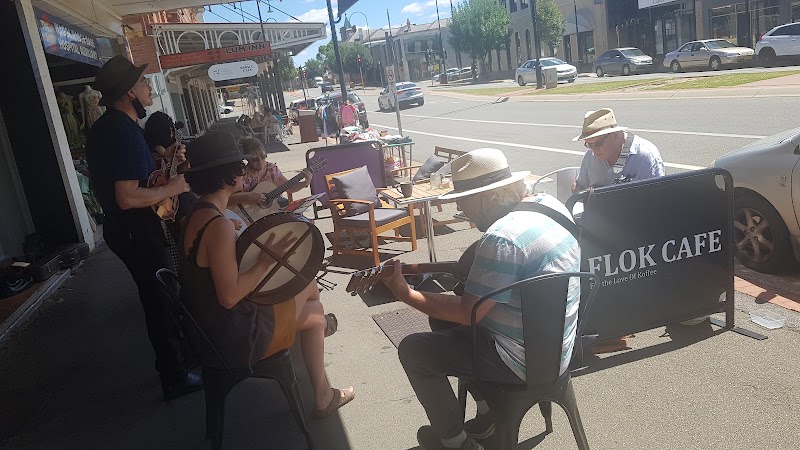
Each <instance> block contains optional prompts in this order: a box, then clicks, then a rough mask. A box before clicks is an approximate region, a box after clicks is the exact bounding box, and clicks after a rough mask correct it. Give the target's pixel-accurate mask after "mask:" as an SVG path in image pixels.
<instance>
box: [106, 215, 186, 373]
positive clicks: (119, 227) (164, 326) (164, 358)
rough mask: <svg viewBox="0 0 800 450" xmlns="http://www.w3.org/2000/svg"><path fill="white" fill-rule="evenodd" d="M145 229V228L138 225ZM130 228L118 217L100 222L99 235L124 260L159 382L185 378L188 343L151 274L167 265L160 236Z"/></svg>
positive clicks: (166, 255) (164, 295)
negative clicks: (148, 339)
mask: <svg viewBox="0 0 800 450" xmlns="http://www.w3.org/2000/svg"><path fill="white" fill-rule="evenodd" d="M142 228H148V227H142ZM142 228H139V227H131V226H130V225H129V224H126V223H122V221H120V220H115V219H106V220H105V221H104V222H103V237H104V238H105V241H106V244H107V245H108V248H110V249H111V251H112V252H114V254H116V255H117V256H118V257H119V259H121V260H122V262H123V263H125V267H127V269H128V272H130V274H131V276H132V277H133V281H134V282H135V283H136V287H137V288H138V290H139V301H140V302H141V303H142V309H143V310H144V318H145V324H146V325H147V336H148V337H149V338H150V344H151V345H152V346H153V350H154V351H155V354H156V365H155V367H156V370H157V371H158V373H159V376H160V377H161V382H162V383H163V384H170V383H173V382H176V381H179V380H182V379H183V378H185V377H186V374H187V364H188V361H189V360H190V358H188V357H187V356H188V355H189V352H188V345H187V343H186V341H185V338H184V337H183V333H182V332H181V329H180V325H179V323H178V321H177V320H176V315H175V311H173V310H172V308H171V306H170V300H169V297H167V296H166V294H165V293H164V292H163V291H162V290H161V289H160V288H159V286H158V284H157V283H158V281H157V280H156V277H155V274H156V271H158V269H161V268H163V267H167V268H169V267H171V266H172V263H171V261H170V257H169V252H168V249H167V248H166V247H165V246H164V242H163V238H162V239H157V238H156V236H153V235H152V228H150V229H144V230H143V229H142Z"/></svg>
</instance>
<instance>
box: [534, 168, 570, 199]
mask: <svg viewBox="0 0 800 450" xmlns="http://www.w3.org/2000/svg"><path fill="white" fill-rule="evenodd" d="M580 170H581V168H580V167H562V168H561V169H558V170H554V171H552V172H548V173H546V174H544V175H542V176H541V177H539V179H538V180H536V182H535V183H533V186H532V191H533V192H537V191H536V188H537V187H540V183H541V184H544V183H547V182H550V181H553V180H554V181H555V191H556V192H555V193H552V192H549V193H550V194H552V195H553V196H554V197H555V198H557V199H558V201H560V202H561V203H566V202H567V199H568V198H569V197H570V196H571V195H572V183H574V182H575V180H577V179H578V173H579V172H580ZM548 191H549V190H548Z"/></svg>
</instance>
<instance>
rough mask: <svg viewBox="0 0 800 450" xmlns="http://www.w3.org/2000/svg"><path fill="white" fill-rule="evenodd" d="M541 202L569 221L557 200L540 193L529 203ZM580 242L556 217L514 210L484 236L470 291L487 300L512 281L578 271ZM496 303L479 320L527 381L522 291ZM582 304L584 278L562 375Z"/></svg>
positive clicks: (576, 292) (567, 331)
mask: <svg viewBox="0 0 800 450" xmlns="http://www.w3.org/2000/svg"><path fill="white" fill-rule="evenodd" d="M528 200H530V201H535V202H539V203H542V204H544V205H546V206H548V207H550V208H553V209H555V210H556V211H558V212H560V213H562V214H564V215H565V216H566V217H570V215H569V212H568V211H567V209H566V208H565V207H564V205H563V204H561V203H560V202H559V201H558V200H556V199H555V198H554V197H552V196H550V195H547V194H539V195H536V196H535V197H533V198H530V199H526V200H525V201H528ZM579 270H580V247H579V246H578V242H577V241H576V240H575V238H574V237H572V234H570V233H569V231H567V230H566V229H564V228H563V227H562V226H560V225H558V224H557V223H556V222H555V221H553V219H550V218H549V217H546V216H544V215H542V214H538V213H534V212H530V211H512V212H511V213H509V214H507V215H505V216H504V217H502V218H501V219H499V220H498V221H497V222H495V223H494V224H492V226H491V227H489V229H488V230H486V233H485V234H484V235H483V237H481V241H480V244H479V245H478V249H477V251H476V254H475V261H474V263H473V265H472V268H471V270H470V272H469V277H468V278H467V284H466V286H465V291H466V292H469V293H470V294H472V295H474V296H476V297H482V296H484V295H486V294H488V293H489V292H491V291H494V290H496V289H500V288H502V287H505V286H508V285H509V284H511V283H514V282H517V281H520V280H524V279H526V278H530V277H532V276H535V275H538V274H542V273H546V272H578V271H579ZM492 300H493V301H494V302H496V304H495V305H494V307H493V308H492V309H491V310H490V311H489V313H488V314H486V316H485V317H484V318H483V319H482V320H481V321H480V323H479V325H480V326H482V327H483V328H485V329H486V330H487V331H489V333H490V334H491V335H492V336H493V337H494V339H495V347H496V348H497V353H498V354H499V355H500V358H501V359H502V360H503V362H505V363H506V365H507V366H508V367H509V368H510V369H511V370H513V371H514V373H515V374H517V376H519V377H520V378H521V379H523V380H524V379H525V349H524V339H523V334H522V310H521V306H520V295H519V289H512V290H510V291H506V292H504V293H501V294H499V295H497V296H496V297H494V298H492ZM579 302H580V280H579V279H577V278H573V279H571V280H570V283H569V293H568V299H567V310H566V315H565V323H564V325H565V326H564V339H563V342H562V349H561V373H564V371H566V370H567V367H568V366H569V361H570V358H571V357H572V346H573V344H574V343H575V332H576V330H577V324H578V305H579Z"/></svg>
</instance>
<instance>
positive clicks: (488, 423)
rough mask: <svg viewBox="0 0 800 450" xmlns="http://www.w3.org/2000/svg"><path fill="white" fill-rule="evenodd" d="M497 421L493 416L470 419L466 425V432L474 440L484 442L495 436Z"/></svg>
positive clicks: (484, 415) (481, 415)
mask: <svg viewBox="0 0 800 450" xmlns="http://www.w3.org/2000/svg"><path fill="white" fill-rule="evenodd" d="M494 427H495V421H494V416H493V415H492V414H491V412H490V413H489V414H478V415H476V416H475V418H474V419H470V420H468V421H467V423H465V424H464V431H466V432H467V435H468V436H469V437H471V438H473V439H477V440H479V441H482V440H484V439H488V438H490V437H492V435H494Z"/></svg>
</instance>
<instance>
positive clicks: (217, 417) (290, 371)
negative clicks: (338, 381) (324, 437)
mask: <svg viewBox="0 0 800 450" xmlns="http://www.w3.org/2000/svg"><path fill="white" fill-rule="evenodd" d="M155 276H156V279H157V280H158V282H159V284H160V286H161V288H162V289H163V291H164V293H165V294H167V295H168V296H169V299H170V302H171V303H172V307H173V309H174V310H175V311H180V313H181V314H182V315H183V317H182V318H181V320H180V324H181V327H182V328H183V330H184V333H185V334H186V336H187V338H188V339H189V342H190V344H191V345H192V347H193V348H194V349H195V351H196V352H197V353H198V355H199V359H200V364H201V366H202V368H203V383H204V385H205V400H206V439H207V440H211V441H212V442H213V444H214V448H217V449H220V448H222V441H223V437H224V425H225V423H224V422H225V400H226V398H227V396H228V393H229V392H230V391H231V390H232V389H233V388H234V387H236V385H238V384H239V383H240V382H242V381H244V380H246V379H248V378H264V379H271V380H275V381H277V382H278V384H279V385H280V387H281V390H282V391H283V394H284V395H285V396H286V399H287V401H288V403H289V407H290V409H291V410H292V415H293V416H294V419H295V421H296V422H297V425H298V426H299V427H300V430H301V431H302V433H303V435H304V437H305V440H306V443H307V445H308V448H309V449H313V448H314V443H313V440H312V437H311V431H310V428H309V424H308V418H307V417H306V414H305V407H304V406H303V398H302V396H301V394H300V388H299V386H298V384H297V377H296V375H295V371H294V364H293V363H292V358H291V355H290V354H289V350H283V351H280V352H278V353H276V354H274V355H272V356H270V357H269V358H265V359H263V360H261V361H259V363H258V365H257V373H253V372H252V371H251V372H250V373H240V372H238V371H236V370H234V369H232V368H231V367H230V365H229V364H228V363H227V361H226V360H225V358H224V357H223V356H222V354H220V353H219V351H218V350H217V349H216V347H214V345H213V344H212V343H211V340H210V339H209V338H208V336H207V335H206V334H205V332H203V330H202V329H201V328H200V325H199V324H198V323H197V321H196V320H195V319H194V317H192V315H191V314H190V313H189V311H188V309H187V308H186V305H184V304H183V302H181V301H180V283H179V282H178V278H177V276H176V275H175V273H174V272H172V271H171V270H169V269H159V270H158V271H157V272H156V275H155Z"/></svg>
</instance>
